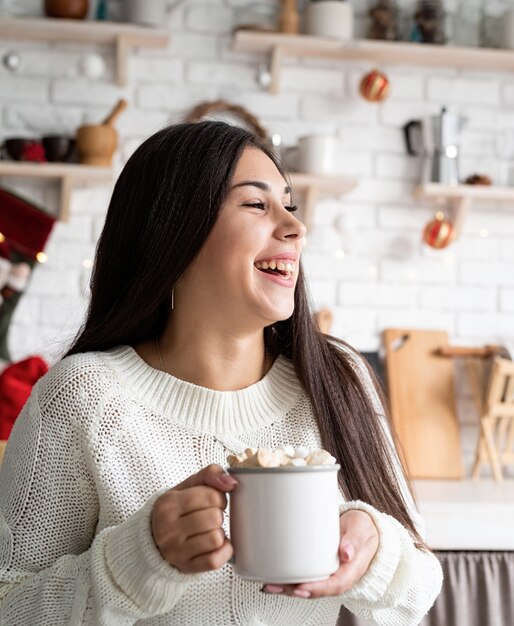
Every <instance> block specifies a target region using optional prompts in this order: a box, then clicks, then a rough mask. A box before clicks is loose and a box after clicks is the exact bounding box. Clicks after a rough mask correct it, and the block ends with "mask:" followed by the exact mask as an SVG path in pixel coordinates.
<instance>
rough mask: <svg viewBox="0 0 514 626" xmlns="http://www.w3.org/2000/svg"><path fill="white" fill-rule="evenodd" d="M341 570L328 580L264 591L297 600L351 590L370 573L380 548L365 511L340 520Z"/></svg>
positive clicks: (371, 523)
mask: <svg viewBox="0 0 514 626" xmlns="http://www.w3.org/2000/svg"><path fill="white" fill-rule="evenodd" d="M339 526H340V529H341V540H340V542H339V562H340V565H339V569H338V570H337V572H335V573H334V574H332V576H330V577H329V578H325V580H320V581H318V582H314V583H302V584H299V585H264V588H263V591H266V592H268V593H282V594H284V595H287V596H293V597H295V598H322V597H324V596H338V595H340V594H342V593H344V592H345V591H348V590H349V589H351V588H352V587H353V585H354V584H355V583H356V582H357V581H358V580H360V579H361V578H362V577H363V576H364V574H365V573H366V572H367V571H368V568H369V565H370V563H371V561H372V560H373V557H374V556H375V553H376V551H377V549H378V531H377V528H376V526H375V524H374V523H373V520H372V519H371V517H370V516H369V515H368V514H367V513H365V512H364V511H360V510H357V509H352V510H350V511H346V513H343V515H341V517H340V518H339Z"/></svg>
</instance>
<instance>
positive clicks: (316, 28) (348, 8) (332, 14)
mask: <svg viewBox="0 0 514 626" xmlns="http://www.w3.org/2000/svg"><path fill="white" fill-rule="evenodd" d="M353 21H354V20H353V7H352V5H351V4H349V3H348V2H343V1H342V0H320V1H319V2H309V4H308V5H307V8H306V11H305V32H306V33H307V34H308V35H316V36H317V37H328V38H331V39H339V40H340V41H348V40H350V39H353Z"/></svg>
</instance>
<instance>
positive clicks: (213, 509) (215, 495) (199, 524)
mask: <svg viewBox="0 0 514 626" xmlns="http://www.w3.org/2000/svg"><path fill="white" fill-rule="evenodd" d="M236 485H237V481H236V479H235V478H233V477H232V476H229V475H228V474H226V473H225V472H224V470H223V468H222V467H221V466H220V465H209V466H208V467H204V468H203V469H202V470H200V471H199V472H198V473H197V474H193V475H192V476H190V477H189V478H187V479H186V480H185V481H184V482H182V483H180V484H179V485H177V486H176V487H173V488H172V489H170V490H169V491H166V493H164V494H162V495H161V496H159V498H157V500H156V501H155V503H154V506H153V509H152V514H151V520H150V521H151V527H152V534H153V538H154V541H155V543H156V545H157V547H158V548H159V550H160V552H161V554H162V556H163V558H164V559H165V560H166V561H168V563H170V565H173V567H175V568H177V569H178V570H179V571H181V572H184V573H197V572H206V571H209V570H213V569H219V568H220V567H222V566H223V565H225V563H226V562H227V561H229V560H230V558H231V557H232V554H233V552H234V551H233V549H232V544H231V543H230V541H229V540H228V539H227V538H226V537H225V533H224V531H223V528H222V524H223V511H224V510H225V508H226V506H227V496H226V495H225V492H228V491H232V489H234V487H235V486H236Z"/></svg>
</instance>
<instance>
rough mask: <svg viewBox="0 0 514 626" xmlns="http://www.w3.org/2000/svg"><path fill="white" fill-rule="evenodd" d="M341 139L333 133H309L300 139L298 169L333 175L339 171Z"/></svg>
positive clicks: (309, 172)
mask: <svg viewBox="0 0 514 626" xmlns="http://www.w3.org/2000/svg"><path fill="white" fill-rule="evenodd" d="M338 149H339V140H338V139H337V137H333V136H332V135H307V136H306V137H300V139H299V140H298V157H297V164H298V171H300V172H305V173H308V174H321V175H323V174H325V175H331V174H336V173H337V172H338V169H339V167H338V156H339V155H338V152H339V150H338Z"/></svg>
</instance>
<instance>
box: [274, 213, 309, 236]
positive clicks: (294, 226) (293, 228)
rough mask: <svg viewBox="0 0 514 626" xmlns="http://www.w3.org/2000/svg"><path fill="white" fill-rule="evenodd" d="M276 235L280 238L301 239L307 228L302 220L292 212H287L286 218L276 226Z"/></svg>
mask: <svg viewBox="0 0 514 626" xmlns="http://www.w3.org/2000/svg"><path fill="white" fill-rule="evenodd" d="M277 231H278V232H277V235H278V237H279V238H280V239H295V240H296V239H303V237H305V234H306V232H307V228H306V227H305V224H304V223H303V222H300V220H299V219H298V218H297V217H295V216H294V215H293V214H292V213H288V214H287V218H286V219H285V220H284V221H283V222H282V223H281V224H280V225H279V226H278V227H277Z"/></svg>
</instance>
